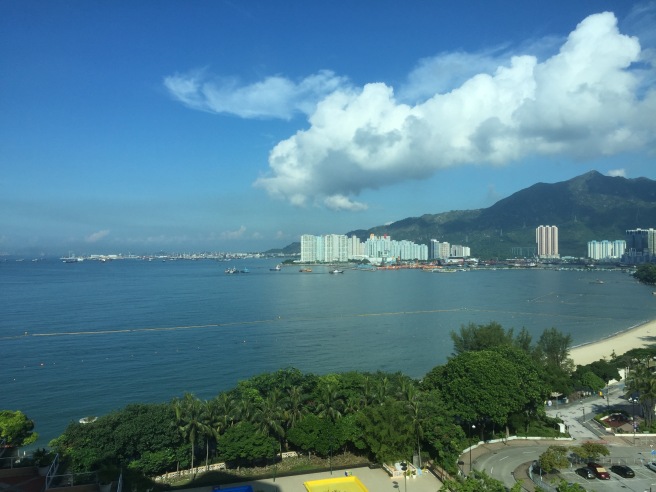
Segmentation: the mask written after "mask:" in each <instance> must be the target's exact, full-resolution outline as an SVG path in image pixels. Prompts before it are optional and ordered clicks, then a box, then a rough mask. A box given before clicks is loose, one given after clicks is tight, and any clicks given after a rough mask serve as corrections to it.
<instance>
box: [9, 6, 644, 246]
mask: <svg viewBox="0 0 656 492" xmlns="http://www.w3.org/2000/svg"><path fill="white" fill-rule="evenodd" d="M655 25H656V2H654V1H652V2H610V1H603V0H602V1H597V2H565V1H555V2H548V3H537V4H536V3H532V2H525V3H514V2H502V1H489V2H457V3H444V2H419V1H416V2H406V3H400V2H397V1H390V0H383V1H375V2H374V1H361V2H352V1H343V0H338V1H336V2H331V3H329V4H326V3H316V2H271V1H264V0H262V1H244V2H232V1H203V0H199V1H193V2H186V1H182V0H180V1H167V0H144V1H139V2H128V1H122V0H118V1H112V2H109V1H93V0H91V1H89V0H67V1H62V2H53V1H46V0H42V1H31V0H20V1H4V2H0V60H1V66H2V76H1V77H0V91H1V95H0V253H23V252H29V253H31V254H38V253H39V252H43V253H45V254H62V253H65V252H68V251H74V252H76V253H78V254H85V253H128V252H132V253H142V252H143V253H145V252H154V251H159V250H166V251H263V250H267V249H271V248H279V247H283V246H285V245H287V244H289V243H291V242H293V241H298V240H299V238H300V235H301V234H324V233H335V234H343V233H346V232H348V231H350V230H353V229H359V228H369V227H373V226H377V225H381V224H385V223H389V222H393V221H396V220H400V219H403V218H406V217H413V216H419V215H422V214H425V213H440V212H444V211H448V210H465V209H476V208H482V207H488V206H490V205H492V204H493V203H494V202H496V201H498V200H499V199H501V198H504V197H506V196H509V195H510V194H512V193H514V192H516V191H518V190H520V189H523V188H525V187H527V186H530V185H532V184H534V183H536V182H547V183H554V182H558V181H564V180H567V179H571V178H572V177H574V176H577V175H580V174H583V173H585V172H587V171H589V170H593V169H594V170H597V171H599V172H601V173H604V174H608V175H618V176H625V177H627V178H637V177H647V178H650V179H656V157H655V155H656V116H655V115H656V29H654V26H655ZM654 226H656V224H646V223H645V224H628V225H627V227H654ZM436 239H438V240H441V239H442V238H436Z"/></svg>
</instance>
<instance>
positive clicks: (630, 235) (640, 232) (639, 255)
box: [622, 228, 656, 264]
mask: <svg viewBox="0 0 656 492" xmlns="http://www.w3.org/2000/svg"><path fill="white" fill-rule="evenodd" d="M625 238H626V251H625V253H624V256H622V261H625V262H627V263H634V264H635V263H644V262H649V261H654V260H655V259H656V229H651V228H649V229H629V230H627V231H626V233H625Z"/></svg>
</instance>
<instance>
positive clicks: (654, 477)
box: [560, 464, 656, 492]
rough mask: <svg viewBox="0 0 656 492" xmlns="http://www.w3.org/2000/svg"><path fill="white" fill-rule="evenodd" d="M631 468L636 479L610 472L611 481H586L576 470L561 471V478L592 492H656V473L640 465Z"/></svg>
mask: <svg viewBox="0 0 656 492" xmlns="http://www.w3.org/2000/svg"><path fill="white" fill-rule="evenodd" d="M604 466H606V465H604ZM631 468H632V469H633V471H634V472H635V475H636V476H635V478H622V477H620V476H619V475H617V474H615V473H613V472H610V480H599V479H597V478H593V479H589V480H586V479H584V478H582V477H581V476H580V475H578V474H577V473H576V471H575V470H576V469H575V468H572V469H570V470H563V471H561V472H560V476H561V478H562V479H563V480H565V481H566V482H568V483H578V484H580V485H581V486H582V487H584V488H585V490H590V491H596V492H602V491H603V492H610V491H627V490H632V491H636V492H643V491H650V492H656V472H653V471H651V470H650V469H648V468H647V467H646V466H644V465H640V464H638V465H633V466H631ZM607 469H608V468H607Z"/></svg>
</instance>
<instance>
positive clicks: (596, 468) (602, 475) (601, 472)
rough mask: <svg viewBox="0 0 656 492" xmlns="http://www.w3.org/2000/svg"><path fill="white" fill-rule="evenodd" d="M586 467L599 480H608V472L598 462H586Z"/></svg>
mask: <svg viewBox="0 0 656 492" xmlns="http://www.w3.org/2000/svg"><path fill="white" fill-rule="evenodd" d="M588 468H590V469H591V470H592V471H593V473H594V474H595V476H596V477H597V478H598V479H599V480H610V473H608V472H607V471H606V469H605V468H604V467H603V466H601V465H600V464H599V463H594V462H593V463H588Z"/></svg>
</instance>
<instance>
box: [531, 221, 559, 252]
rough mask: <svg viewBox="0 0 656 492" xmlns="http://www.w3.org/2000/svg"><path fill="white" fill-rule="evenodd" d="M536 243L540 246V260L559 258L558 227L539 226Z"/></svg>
mask: <svg viewBox="0 0 656 492" xmlns="http://www.w3.org/2000/svg"><path fill="white" fill-rule="evenodd" d="M535 242H536V243H537V246H538V258H559V257H560V254H559V253H558V227H556V226H542V225H541V226H539V227H538V228H537V229H535Z"/></svg>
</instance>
